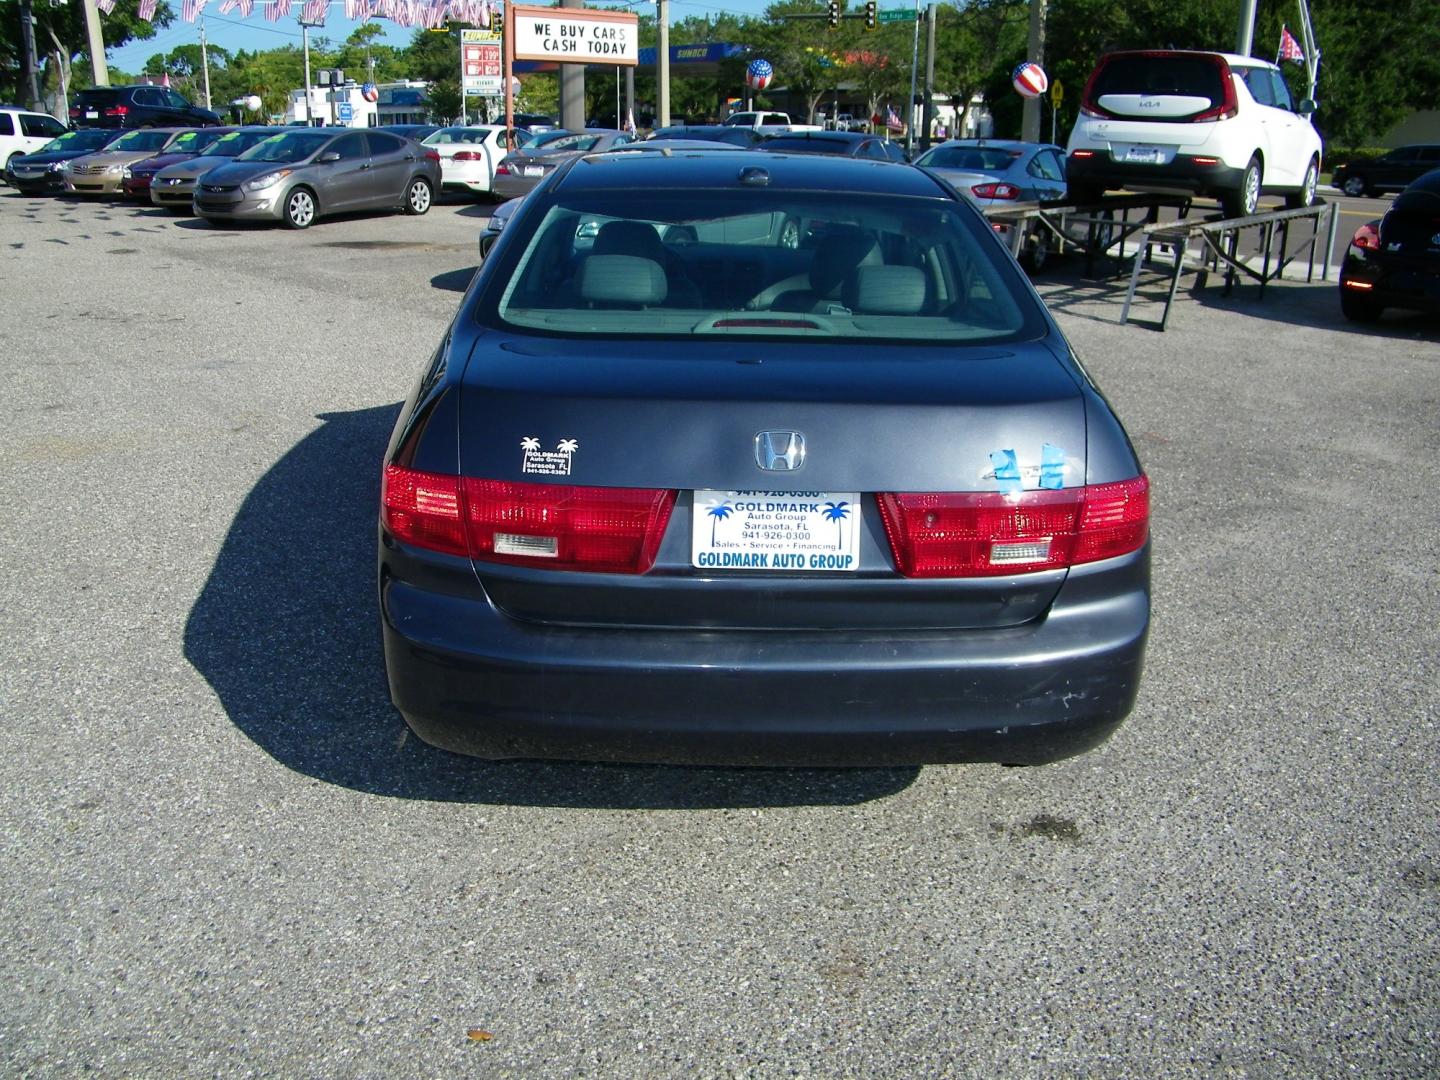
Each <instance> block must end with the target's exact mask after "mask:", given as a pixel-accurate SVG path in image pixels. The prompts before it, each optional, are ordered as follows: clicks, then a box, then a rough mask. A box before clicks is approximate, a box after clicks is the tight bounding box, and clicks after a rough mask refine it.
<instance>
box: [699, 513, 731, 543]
mask: <svg viewBox="0 0 1440 1080" xmlns="http://www.w3.org/2000/svg"><path fill="white" fill-rule="evenodd" d="M734 512H735V508H734V507H733V506H731V505H730V504H729V503H728V502H719V503H711V504H710V508H709V509H708V510H706V511H705V513H707V514H709V515H710V546H711V547H714V546H715V526H716V525H719V524H720V522H722V521H724V520H725V519H726V518H728V517H729V516H730V515H731V514H732V513H734Z"/></svg>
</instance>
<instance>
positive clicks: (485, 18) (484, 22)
mask: <svg viewBox="0 0 1440 1080" xmlns="http://www.w3.org/2000/svg"><path fill="white" fill-rule="evenodd" d="M494 17H495V14H494V12H492V11H491V10H490V0H480V10H479V12H478V13H477V14H476V16H475V23H476V25H477V26H480V27H482V28H484V29H486V30H488V29H490V20H491V19H493V18H494Z"/></svg>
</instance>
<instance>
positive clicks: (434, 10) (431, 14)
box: [424, 0, 450, 30]
mask: <svg viewBox="0 0 1440 1080" xmlns="http://www.w3.org/2000/svg"><path fill="white" fill-rule="evenodd" d="M449 6H450V5H449V4H448V3H447V2H446V0H429V2H428V3H426V4H425V5H424V12H425V26H426V28H427V29H430V30H439V29H440V28H441V27H442V26H444V25H445V9H446V8H447V7H449Z"/></svg>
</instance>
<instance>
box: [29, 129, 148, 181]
mask: <svg viewBox="0 0 1440 1080" xmlns="http://www.w3.org/2000/svg"><path fill="white" fill-rule="evenodd" d="M124 134H125V132H124V131H121V130H119V129H109V130H107V129H103V128H102V129H81V130H79V131H67V132H65V134H64V135H61V136H60V137H59V138H57V139H55V140H53V141H51V142H49V143H46V144H45V145H44V146H43V147H41V148H40V150H39V151H37V152H36V153H33V154H25V155H24V156H21V157H13V158H11V159H10V164H9V166H8V167H7V168H6V170H5V181H6V183H8V184H9V185H10V186H11V187H14V188H17V189H19V190H20V191H22V192H23V193H25V194H26V195H39V194H42V193H44V192H58V191H63V190H64V189H65V174H64V173H63V172H62V171H61V168H60V167H61V166H62V165H64V164H65V162H67V161H70V160H72V159H73V158H78V157H84V156H86V155H87V154H94V153H98V152H99V151H101V150H104V149H105V147H106V146H108V145H109V144H110V143H112V142H114V141H115V140H116V139H118V138H120V136H122V135H124Z"/></svg>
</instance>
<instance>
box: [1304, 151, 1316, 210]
mask: <svg viewBox="0 0 1440 1080" xmlns="http://www.w3.org/2000/svg"><path fill="white" fill-rule="evenodd" d="M1319 180H1320V170H1319V169H1317V168H1316V167H1315V163H1314V162H1313V161H1312V162H1311V163H1310V168H1308V169H1306V170H1305V205H1306V206H1309V205H1310V204H1311V203H1313V202H1314V201H1315V186H1316V184H1317V183H1318V182H1319Z"/></svg>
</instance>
